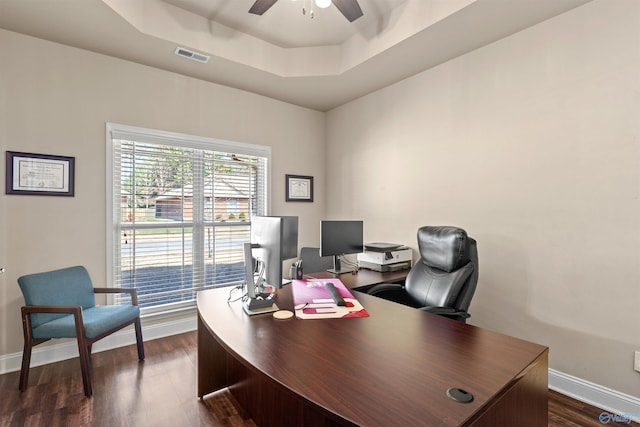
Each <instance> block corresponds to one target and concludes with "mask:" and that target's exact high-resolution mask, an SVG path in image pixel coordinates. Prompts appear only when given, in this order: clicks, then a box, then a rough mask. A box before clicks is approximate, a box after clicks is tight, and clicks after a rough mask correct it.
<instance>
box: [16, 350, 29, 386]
mask: <svg viewBox="0 0 640 427" xmlns="http://www.w3.org/2000/svg"><path fill="white" fill-rule="evenodd" d="M30 364H31V342H27V341H25V343H24V350H23V351H22V369H21V370H20V386H19V387H20V391H25V390H26V389H27V386H28V385H29V365H30Z"/></svg>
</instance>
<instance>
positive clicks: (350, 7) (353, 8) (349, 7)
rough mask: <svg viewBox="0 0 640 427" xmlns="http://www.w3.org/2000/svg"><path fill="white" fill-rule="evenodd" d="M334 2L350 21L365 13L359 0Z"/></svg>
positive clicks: (338, 0) (337, 0) (334, 0)
mask: <svg viewBox="0 0 640 427" xmlns="http://www.w3.org/2000/svg"><path fill="white" fill-rule="evenodd" d="M256 3H257V2H256ZM333 4H334V5H335V6H336V7H337V8H338V10H339V11H340V12H341V13H342V14H343V15H344V17H345V18H347V19H348V20H349V22H353V21H355V20H356V19H358V18H360V17H361V16H362V15H364V13H363V12H362V9H360V5H359V4H358V0H333Z"/></svg>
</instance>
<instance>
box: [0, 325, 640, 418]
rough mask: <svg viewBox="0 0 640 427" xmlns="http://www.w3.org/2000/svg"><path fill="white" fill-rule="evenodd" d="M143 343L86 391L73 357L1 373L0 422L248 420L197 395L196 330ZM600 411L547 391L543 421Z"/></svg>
mask: <svg viewBox="0 0 640 427" xmlns="http://www.w3.org/2000/svg"><path fill="white" fill-rule="evenodd" d="M145 350H146V360H145V361H144V362H143V363H138V359H137V354H136V348H135V346H129V347H123V348H119V349H115V350H110V351H105V352H101V353H96V354H94V355H93V356H92V360H93V372H94V375H93V388H94V397H93V398H89V399H87V398H85V397H84V394H83V389H82V378H81V375H80V368H79V362H78V359H71V360H66V361H63V362H58V363H52V364H49V365H46V366H39V367H36V368H32V369H31V374H30V381H29V384H30V386H29V388H28V389H27V391H26V392H24V393H20V391H18V377H19V373H18V372H13V373H9V374H5V375H0V426H2V427H5V426H84V425H87V426H89V425H91V426H136V427H139V426H149V427H157V426H171V427H173V426H203V425H206V426H255V424H254V422H253V421H252V420H251V419H250V418H249V417H248V416H247V415H246V414H244V413H243V410H242V408H240V407H239V405H238V404H237V402H236V401H235V400H234V399H233V396H231V394H230V393H229V392H228V391H226V390H223V391H220V392H218V393H214V394H212V395H209V396H207V397H206V398H205V399H203V400H199V399H198V398H197V397H196V382H197V376H196V357H197V355H196V333H195V332H189V333H186V334H181V335H175V336H172V337H169V338H163V339H159V340H154V341H147V342H146V343H145ZM602 412H603V411H602V410H600V409H598V408H594V407H592V406H589V405H586V404H583V403H581V402H578V401H576V400H573V399H570V398H568V397H566V396H564V395H562V394H559V393H556V392H553V391H550V392H549V426H580V427H582V426H602V425H603V424H602V423H600V421H599V419H598V417H599V416H600V414H601V413H602ZM616 424H617V423H614V422H612V423H610V425H616ZM631 425H635V426H638V424H635V423H632V424H631Z"/></svg>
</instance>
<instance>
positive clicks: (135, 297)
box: [93, 288, 138, 305]
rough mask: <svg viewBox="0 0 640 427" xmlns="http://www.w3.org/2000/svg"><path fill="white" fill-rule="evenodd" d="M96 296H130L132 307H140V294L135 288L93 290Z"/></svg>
mask: <svg viewBox="0 0 640 427" xmlns="http://www.w3.org/2000/svg"><path fill="white" fill-rule="evenodd" d="M93 292H94V293H96V294H129V295H131V305H138V292H137V291H136V290H135V289H133V288H93Z"/></svg>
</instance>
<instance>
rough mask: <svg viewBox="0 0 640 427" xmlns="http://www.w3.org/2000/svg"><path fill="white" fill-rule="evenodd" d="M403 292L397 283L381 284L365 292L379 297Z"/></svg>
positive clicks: (402, 288) (402, 287)
mask: <svg viewBox="0 0 640 427" xmlns="http://www.w3.org/2000/svg"><path fill="white" fill-rule="evenodd" d="M400 292H404V286H402V285H400V284H398V283H381V284H379V285H375V286H373V287H371V288H370V289H368V290H367V292H366V293H367V294H369V295H373V296H379V295H380V294H396V293H400Z"/></svg>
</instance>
